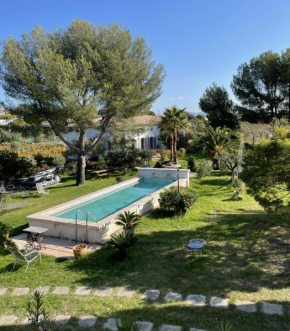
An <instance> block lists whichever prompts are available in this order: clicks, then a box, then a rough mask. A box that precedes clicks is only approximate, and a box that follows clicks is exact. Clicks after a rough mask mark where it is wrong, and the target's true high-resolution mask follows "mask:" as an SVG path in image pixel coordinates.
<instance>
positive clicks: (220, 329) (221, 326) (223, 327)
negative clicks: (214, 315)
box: [219, 321, 233, 331]
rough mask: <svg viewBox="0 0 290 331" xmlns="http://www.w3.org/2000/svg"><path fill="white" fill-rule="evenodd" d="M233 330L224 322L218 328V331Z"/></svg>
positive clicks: (230, 325)
mask: <svg viewBox="0 0 290 331" xmlns="http://www.w3.org/2000/svg"><path fill="white" fill-rule="evenodd" d="M232 330H233V326H232V324H230V323H229V322H227V323H226V322H224V321H222V322H221V324H220V327H219V331H232Z"/></svg>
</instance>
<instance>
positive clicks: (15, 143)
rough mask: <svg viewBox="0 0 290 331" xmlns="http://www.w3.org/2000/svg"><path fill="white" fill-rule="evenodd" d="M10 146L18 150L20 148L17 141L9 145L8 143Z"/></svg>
mask: <svg viewBox="0 0 290 331" xmlns="http://www.w3.org/2000/svg"><path fill="white" fill-rule="evenodd" d="M10 148H11V149H12V150H15V151H18V150H19V149H20V148H21V144H20V142H18V141H16V142H12V143H11V145H10Z"/></svg>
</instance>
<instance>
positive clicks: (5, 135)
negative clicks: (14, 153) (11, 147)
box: [0, 129, 21, 143]
mask: <svg viewBox="0 0 290 331" xmlns="http://www.w3.org/2000/svg"><path fill="white" fill-rule="evenodd" d="M19 141H21V135H20V134H18V133H12V132H9V131H6V130H4V129H0V143H6V142H7V143H12V142H19Z"/></svg>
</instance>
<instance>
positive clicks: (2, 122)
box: [0, 110, 15, 126]
mask: <svg viewBox="0 0 290 331" xmlns="http://www.w3.org/2000/svg"><path fill="white" fill-rule="evenodd" d="M5 115H7V113H6V111H5V110H0V126H6V125H8V124H9V123H11V122H13V121H14V120H15V118H5Z"/></svg>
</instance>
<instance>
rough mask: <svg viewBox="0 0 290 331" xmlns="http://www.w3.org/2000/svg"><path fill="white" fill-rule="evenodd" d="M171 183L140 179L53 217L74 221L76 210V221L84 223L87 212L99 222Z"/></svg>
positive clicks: (168, 181)
mask: <svg viewBox="0 0 290 331" xmlns="http://www.w3.org/2000/svg"><path fill="white" fill-rule="evenodd" d="M171 183H172V180H164V179H140V180H139V181H138V182H137V183H136V184H134V185H131V186H129V187H125V188H121V189H119V190H117V191H115V192H112V193H109V194H105V195H103V196H102V197H99V198H97V199H94V200H92V201H88V202H85V203H83V204H80V205H78V206H77V207H75V208H70V209H67V210H64V211H62V212H60V213H56V214H53V216H56V217H59V218H65V219H73V220H74V219H75V217H76V213H77V212H78V210H81V211H82V213H79V214H78V220H80V221H84V220H85V219H84V217H85V215H87V213H88V212H92V213H93V214H94V216H95V217H96V219H97V221H100V220H102V219H103V218H105V217H107V216H109V215H111V214H113V213H115V212H117V211H119V210H121V209H123V208H125V207H127V206H129V205H131V204H132V203H134V202H136V201H137V200H140V199H142V198H144V197H145V196H147V195H148V194H150V193H153V192H155V191H157V190H159V189H161V188H163V187H165V186H167V185H169V184H171ZM88 221H90V222H94V221H95V220H94V219H93V217H91V218H90V217H88Z"/></svg>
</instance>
